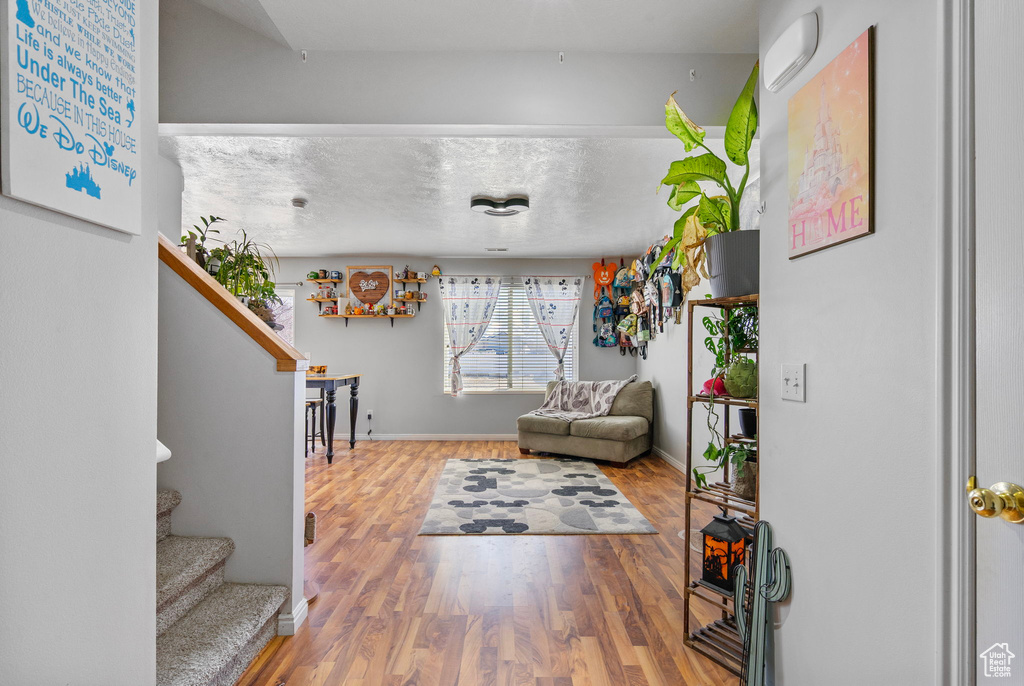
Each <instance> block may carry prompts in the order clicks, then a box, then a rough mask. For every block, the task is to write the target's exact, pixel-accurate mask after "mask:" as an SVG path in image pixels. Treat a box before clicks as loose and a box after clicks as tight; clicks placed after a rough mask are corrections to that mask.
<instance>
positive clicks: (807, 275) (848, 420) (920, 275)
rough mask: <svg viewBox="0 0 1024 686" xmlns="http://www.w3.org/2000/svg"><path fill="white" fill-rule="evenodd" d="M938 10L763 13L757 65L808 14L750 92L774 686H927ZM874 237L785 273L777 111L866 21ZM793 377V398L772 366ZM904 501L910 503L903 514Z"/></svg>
mask: <svg viewBox="0 0 1024 686" xmlns="http://www.w3.org/2000/svg"><path fill="white" fill-rule="evenodd" d="M938 7H939V6H938V5H937V4H936V3H934V2H924V1H923V0H904V1H903V2H898V3H897V2H891V1H890V0H861V1H860V2H843V1H841V0H823V1H822V0H765V1H764V2H763V3H762V6H761V13H760V17H761V50H762V54H763V52H764V51H765V50H766V49H767V48H768V47H769V46H771V44H772V42H773V41H774V40H775V39H776V38H777V37H778V36H779V34H780V33H781V32H782V31H783V30H784V29H785V27H786V26H788V25H789V23H790V22H792V21H793V20H794V19H796V18H797V17H798V16H800V15H801V14H804V13H805V12H809V11H811V10H814V9H816V8H817V9H818V12H819V17H820V22H821V29H820V43H819V46H818V51H817V53H816V54H815V56H814V57H813V58H812V60H811V62H810V63H809V64H808V65H807V67H806V68H805V69H804V71H802V72H801V73H800V74H799V75H798V76H797V78H796V79H795V81H794V82H792V83H790V84H789V85H788V86H787V87H786V88H784V89H783V90H782V92H780V93H778V94H772V93H768V92H766V91H764V90H762V92H761V145H762V150H761V152H762V154H761V160H762V167H761V172H762V174H761V177H762V188H761V195H762V199H763V200H765V201H766V204H767V211H766V213H765V214H764V215H763V216H762V219H761V229H762V238H761V364H762V366H761V426H760V441H761V461H760V475H761V499H762V510H761V511H762V516H763V517H764V518H765V519H767V520H768V521H770V522H771V523H772V525H773V526H774V528H775V532H776V544H777V545H779V546H782V547H783V548H785V549H786V550H787V551H788V552H789V556H790V560H791V562H792V571H793V594H792V597H791V600H790V601H789V602H787V603H785V604H784V605H783V606H782V607H781V608H779V612H778V619H779V622H780V624H781V626H780V628H779V629H778V631H777V632H776V636H777V640H778V643H777V648H776V652H777V658H778V683H784V684H786V686H817V685H819V684H823V683H828V684H830V685H833V686H843V685H846V684H850V685H858V686H859V685H860V684H868V683H884V684H901V686H913V685H916V684H920V685H921V686H924V685H926V684H928V685H930V684H934V683H937V681H938V679H937V675H936V673H935V663H936V644H935V631H934V625H935V622H936V619H937V614H936V608H935V602H936V596H937V591H936V579H935V572H934V565H933V561H934V560H935V559H936V557H935V553H936V540H935V538H936V524H935V523H934V521H933V519H932V514H933V512H932V508H931V507H929V505H928V502H929V501H928V497H929V496H928V495H927V494H932V493H935V492H936V479H935V475H934V473H933V471H934V451H935V449H936V446H935V436H936V431H937V427H936V422H935V418H934V414H933V407H934V405H933V399H934V392H935V388H936V384H935V370H936V353H935V349H936V348H935V340H934V338H935V331H936V318H935V317H936V315H935V312H936V307H937V303H936V295H935V279H936V260H937V255H936V240H937V234H938V228H937V216H936V209H935V208H936V207H937V204H938V203H937V198H936V184H937V175H936V173H935V168H936V164H937V149H938V130H937V115H936V111H937V107H938V105H939V102H938V93H937V89H938V85H939V80H938V77H937V75H936V70H937V65H939V64H941V63H942V60H941V59H940V58H941V54H940V50H939V46H938V40H937V26H936V17H937V15H938V12H937V10H938ZM873 24H874V25H877V34H876V38H877V43H876V52H875V54H876V67H875V98H876V99H875V102H876V118H875V134H876V138H875V146H874V149H875V174H876V176H875V182H874V190H875V227H876V234H875V235H873V236H868V237H865V238H860V239H858V240H856V241H852V242H850V243H847V244H845V245H841V246H838V247H833V248H829V249H828V250H824V251H822V252H820V253H816V254H813V255H810V256H806V257H802V258H800V259H797V260H793V261H790V260H789V259H787V250H786V235H787V215H788V189H787V143H786V141H787V109H786V107H787V101H788V100H789V98H790V97H791V96H792V95H793V94H794V93H795V92H796V91H797V90H798V89H799V88H800V87H801V86H802V85H803V84H804V83H806V81H807V79H809V78H810V77H811V76H812V75H814V74H815V73H817V72H818V71H819V70H820V69H821V68H822V67H824V66H825V65H826V64H827V63H828V62H829V61H830V60H831V59H832V58H833V57H834V56H835V55H836V54H838V53H839V52H840V51H841V50H842V49H844V48H845V47H846V46H847V45H849V44H850V43H851V42H852V41H853V40H854V39H855V38H856V37H857V36H858V35H860V33H861V32H862V31H864V30H865V29H866V28H867V27H868V26H870V25H873ZM783 362H806V363H807V379H806V381H807V402H806V403H792V402H785V401H782V400H780V398H779V392H780V380H779V377H780V365H781V364H782V363H783ZM914 494H925V495H922V496H921V498H920V499H919V500H920V502H915V495H914Z"/></svg>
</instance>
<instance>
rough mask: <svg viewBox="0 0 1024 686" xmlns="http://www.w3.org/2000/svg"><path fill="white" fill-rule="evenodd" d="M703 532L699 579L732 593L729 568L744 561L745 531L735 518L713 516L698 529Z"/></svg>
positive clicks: (730, 570)
mask: <svg viewBox="0 0 1024 686" xmlns="http://www.w3.org/2000/svg"><path fill="white" fill-rule="evenodd" d="M700 532H701V533H702V534H704V564H703V573H702V575H701V582H702V583H704V584H707V585H709V586H713V587H714V588H716V589H718V590H721V591H725V592H727V593H732V591H733V574H732V569H733V567H735V566H736V565H741V564H743V562H744V552H745V550H746V536H747V535H746V533H745V532H744V531H743V528H742V527H740V525H739V523H738V522H737V521H736V518H735V517H727V516H725V515H715V517H714V519H712V520H711V523H710V524H708V525H707V526H706V527H704V528H703V529H701V530H700Z"/></svg>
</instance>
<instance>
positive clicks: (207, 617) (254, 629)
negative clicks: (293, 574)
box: [156, 583, 288, 686]
mask: <svg viewBox="0 0 1024 686" xmlns="http://www.w3.org/2000/svg"><path fill="white" fill-rule="evenodd" d="M287 596H288V590H287V589H286V588H285V587H284V586H267V585H260V584H231V583H226V584H222V585H221V586H219V587H218V588H217V589H216V590H215V591H213V592H212V593H210V594H209V595H208V596H206V598H204V599H203V600H202V602H200V603H199V604H198V605H196V606H195V607H194V608H192V610H191V611H190V612H189V613H188V614H187V615H185V616H184V617H182V618H181V619H179V620H178V621H177V622H176V623H175V624H174V626H172V627H171V628H170V629H168V630H167V631H165V632H164V633H163V635H161V636H160V637H159V638H157V642H156V683H157V686H207V685H208V684H219V683H224V682H225V677H227V678H230V677H229V675H232V676H234V678H237V675H235V673H236V672H238V673H240V671H239V670H240V669H244V667H245V665H242V666H239V665H238V664H237V662H238V660H239V659H240V658H241V659H246V660H251V659H252V654H254V653H252V651H253V649H254V648H255V646H253V641H254V639H257V638H259V637H260V636H261V635H262V636H263V637H264V638H266V637H267V632H266V626H267V624H268V622H270V621H271V620H272V619H273V618H274V616H275V615H276V614H277V613H278V611H279V610H280V609H281V605H282V604H283V603H284V601H285V598H287ZM261 630H262V631H261ZM259 647H260V648H262V646H259ZM257 652H258V649H257ZM231 683H233V680H232V681H231Z"/></svg>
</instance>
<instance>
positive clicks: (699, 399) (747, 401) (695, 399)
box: [687, 395, 757, 408]
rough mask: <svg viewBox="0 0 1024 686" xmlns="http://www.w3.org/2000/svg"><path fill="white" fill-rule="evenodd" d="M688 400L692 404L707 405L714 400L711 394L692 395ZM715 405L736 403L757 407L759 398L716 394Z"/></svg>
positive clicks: (742, 405) (735, 404) (737, 404)
mask: <svg viewBox="0 0 1024 686" xmlns="http://www.w3.org/2000/svg"><path fill="white" fill-rule="evenodd" d="M687 401H688V402H689V403H690V404H691V405H692V404H693V403H704V404H705V405H707V404H708V403H710V402H711V401H712V398H711V396H709V395H691V396H690V397H689V398H687ZM714 403H715V405H734V406H737V407H755V408H756V407H757V398H733V397H732V396H729V395H716V396H715V397H714Z"/></svg>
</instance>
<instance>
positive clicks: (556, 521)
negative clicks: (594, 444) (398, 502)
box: [420, 457, 657, 535]
mask: <svg viewBox="0 0 1024 686" xmlns="http://www.w3.org/2000/svg"><path fill="white" fill-rule="evenodd" d="M653 533H657V531H656V530H655V528H654V527H653V526H651V523H650V522H648V521H647V520H646V519H645V518H644V516H643V515H642V514H640V512H639V511H638V510H637V509H636V508H635V507H633V504H632V503H630V502H629V501H628V500H627V499H626V496H624V495H622V493H620V492H619V489H617V488H615V486H614V485H613V484H612V482H611V481H610V480H609V479H608V477H606V476H605V475H604V474H603V473H602V472H601V469H600V468H599V467H598V466H597V465H595V464H593V463H592V462H587V461H585V460H577V459H574V458H568V457H556V458H551V459H507V460H448V461H447V464H445V467H444V471H443V472H442V473H441V480H440V481H439V482H438V484H437V489H436V490H435V491H434V499H433V501H431V503H430V510H429V511H428V512H427V518H426V520H425V521H424V522H423V527H422V528H421V529H420V535H431V534H653Z"/></svg>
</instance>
